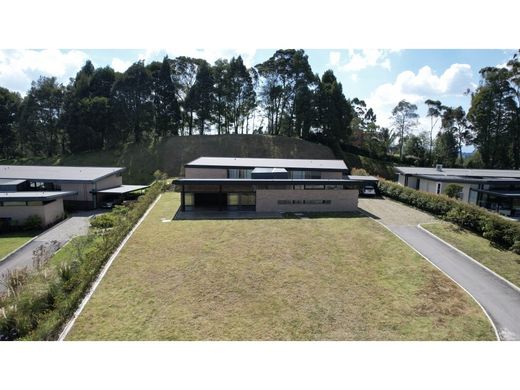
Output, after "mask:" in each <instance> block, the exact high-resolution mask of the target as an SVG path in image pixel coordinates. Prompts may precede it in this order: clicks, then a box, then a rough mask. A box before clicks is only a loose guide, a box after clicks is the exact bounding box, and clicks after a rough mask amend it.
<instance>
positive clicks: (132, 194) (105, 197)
mask: <svg viewBox="0 0 520 390" xmlns="http://www.w3.org/2000/svg"><path fill="white" fill-rule="evenodd" d="M148 187H150V186H149V185H130V184H123V185H120V186H117V187H112V188H106V189H104V190H97V191H92V193H93V194H95V195H96V198H97V204H98V205H99V204H100V202H113V203H121V202H122V201H124V200H129V199H135V198H137V197H138V196H139V195H141V194H142V193H143V190H144V189H146V188H148Z"/></svg>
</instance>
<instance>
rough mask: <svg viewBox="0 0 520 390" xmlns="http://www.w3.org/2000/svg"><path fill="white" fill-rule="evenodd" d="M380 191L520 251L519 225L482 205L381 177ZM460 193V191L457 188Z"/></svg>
mask: <svg viewBox="0 0 520 390" xmlns="http://www.w3.org/2000/svg"><path fill="white" fill-rule="evenodd" d="M379 190H380V192H381V194H383V195H386V196H388V197H389V198H392V199H395V200H398V201H400V202H403V203H406V204H409V205H411V206H413V207H416V208H418V209H421V210H424V211H427V212H429V213H431V214H433V215H436V216H438V217H440V218H442V219H444V220H446V221H449V222H452V223H454V224H456V225H458V226H460V227H463V228H465V229H468V230H471V231H473V232H475V233H477V234H479V235H481V236H482V237H484V238H487V239H488V240H490V241H491V242H492V243H493V244H495V245H498V246H501V247H503V248H506V249H509V250H511V251H514V252H516V253H520V225H519V224H518V223H517V222H513V221H509V220H506V219H504V218H502V217H501V216H499V215H497V214H495V213H492V212H490V211H487V210H485V209H483V208H481V207H478V206H475V205H471V204H467V203H463V202H462V201H459V200H456V199H453V198H450V197H448V196H446V195H436V194H430V193H428V192H421V191H417V190H414V189H412V188H408V187H403V186H402V185H400V184H397V183H394V182H391V181H388V180H384V179H380V180H379ZM458 192H460V191H458Z"/></svg>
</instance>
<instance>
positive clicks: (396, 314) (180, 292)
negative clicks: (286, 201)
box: [68, 193, 495, 340]
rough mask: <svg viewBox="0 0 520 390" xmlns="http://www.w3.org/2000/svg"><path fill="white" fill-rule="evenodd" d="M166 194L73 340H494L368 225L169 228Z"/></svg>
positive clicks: (475, 310) (480, 317)
mask: <svg viewBox="0 0 520 390" xmlns="http://www.w3.org/2000/svg"><path fill="white" fill-rule="evenodd" d="M178 205H179V196H178V194H176V193H166V194H164V195H163V196H162V198H161V200H160V201H159V202H158V204H157V205H156V206H155V208H154V209H153V210H152V212H151V213H150V214H149V216H148V217H147V218H146V220H145V221H144V222H143V224H142V225H141V226H140V227H139V229H138V230H137V231H136V232H135V234H134V235H133V236H132V238H131V239H130V240H129V241H128V243H127V245H126V246H125V247H124V248H123V250H122V251H121V253H120V254H119V256H118V258H117V259H116V260H115V261H114V263H113V264H112V266H111V268H110V269H109V271H108V273H107V275H106V276H105V278H104V279H103V281H102V282H101V284H100V286H99V287H98V289H97V290H96V292H95V293H94V295H93V297H92V299H91V300H90V301H89V303H88V304H87V306H86V307H85V309H84V311H83V312H82V314H81V315H80V316H79V318H78V320H77V321H76V323H75V325H74V327H73V329H72V331H71V333H70V334H69V337H68V338H69V339H70V340H494V339H495V337H494V333H493V331H492V328H491V325H490V323H489V321H488V320H487V318H486V316H485V315H484V313H483V312H482V311H481V309H480V308H479V306H478V305H477V304H476V303H475V302H474V301H473V300H472V299H471V298H470V297H469V296H468V295H467V294H466V293H465V292H464V291H463V290H461V289H460V288H459V287H457V286H456V285H455V284H454V283H453V282H451V281H450V280H449V279H448V278H446V277H445V276H444V275H443V274H441V273H440V272H439V271H437V270H436V269H435V268H434V267H432V266H431V265H430V264H429V263H428V262H426V261H425V260H424V259H423V258H422V257H420V256H419V255H418V254H416V253H415V252H413V251H412V250H411V249H410V248H409V247H408V246H406V245H405V244H404V243H402V242H401V241H400V240H399V239H397V238H396V237H395V236H394V235H392V234H391V233H390V232H388V231H387V230H386V229H384V228H383V227H382V226H380V225H379V224H377V223H375V222H374V221H372V220H370V219H368V218H364V217H351V218H315V219H314V218H312V219H273V220H224V221H172V222H169V223H164V222H161V218H164V217H171V216H172V215H173V214H174V212H175V211H176V209H177V207H178Z"/></svg>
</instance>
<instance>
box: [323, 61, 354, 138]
mask: <svg viewBox="0 0 520 390" xmlns="http://www.w3.org/2000/svg"><path fill="white" fill-rule="evenodd" d="M351 121H352V107H351V106H350V103H349V102H348V101H347V99H346V98H345V95H343V87H342V85H341V83H339V82H338V81H337V80H336V76H334V73H333V72H332V70H327V71H326V72H325V73H324V74H323V76H322V78H321V82H320V85H319V88H318V126H319V127H321V129H322V131H323V135H324V137H325V139H327V140H328V142H333V143H334V142H340V143H345V142H347V141H348V138H349V136H350V134H351V128H350V123H351Z"/></svg>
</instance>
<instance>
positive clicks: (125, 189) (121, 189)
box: [92, 184, 150, 194]
mask: <svg viewBox="0 0 520 390" xmlns="http://www.w3.org/2000/svg"><path fill="white" fill-rule="evenodd" d="M148 187H150V185H130V184H123V185H120V186H117V187H112V188H105V189H104V190H97V191H92V193H93V194H127V193H129V192H134V191H139V190H144V189H145V188H148Z"/></svg>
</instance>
